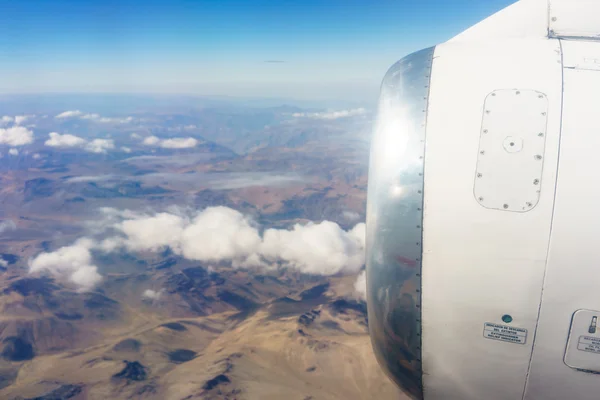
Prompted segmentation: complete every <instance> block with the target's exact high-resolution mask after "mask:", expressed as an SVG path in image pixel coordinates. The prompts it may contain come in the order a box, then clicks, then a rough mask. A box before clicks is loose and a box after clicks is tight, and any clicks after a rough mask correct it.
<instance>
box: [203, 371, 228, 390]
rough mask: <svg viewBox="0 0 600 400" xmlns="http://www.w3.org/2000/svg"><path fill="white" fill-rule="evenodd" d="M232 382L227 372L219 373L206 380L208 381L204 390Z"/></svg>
mask: <svg viewBox="0 0 600 400" xmlns="http://www.w3.org/2000/svg"><path fill="white" fill-rule="evenodd" d="M222 383H223V384H227V383H231V380H230V379H229V378H228V377H227V375H225V374H219V375H217V376H215V377H214V378H212V379H211V380H208V381H206V383H205V384H204V385H203V386H202V389H204V390H212V389H214V388H215V387H217V386H219V385H220V384H222Z"/></svg>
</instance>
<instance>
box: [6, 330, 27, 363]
mask: <svg viewBox="0 0 600 400" xmlns="http://www.w3.org/2000/svg"><path fill="white" fill-rule="evenodd" d="M2 343H4V348H3V349H2V357H4V358H5V359H7V360H9V361H25V360H31V359H32V358H33V357H34V356H35V353H34V352H33V346H32V345H31V343H29V342H27V341H26V340H25V339H22V338H20V337H17V336H9V337H7V338H5V339H4V340H3V341H2Z"/></svg>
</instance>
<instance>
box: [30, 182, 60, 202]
mask: <svg viewBox="0 0 600 400" xmlns="http://www.w3.org/2000/svg"><path fill="white" fill-rule="evenodd" d="M53 183H54V181H52V180H50V179H46V178H36V179H30V180H28V181H25V191H24V194H25V201H29V200H33V199H35V198H38V197H50V196H52V195H53V194H54V187H53V186H54V185H53Z"/></svg>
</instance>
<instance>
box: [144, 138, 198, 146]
mask: <svg viewBox="0 0 600 400" xmlns="http://www.w3.org/2000/svg"><path fill="white" fill-rule="evenodd" d="M142 143H143V144H144V145H146V146H158V147H162V148H164V149H187V148H190V147H196V145H198V140H197V139H194V138H191V137H188V138H171V139H160V138H158V137H156V136H148V137H147V138H145V139H144V140H143V142H142Z"/></svg>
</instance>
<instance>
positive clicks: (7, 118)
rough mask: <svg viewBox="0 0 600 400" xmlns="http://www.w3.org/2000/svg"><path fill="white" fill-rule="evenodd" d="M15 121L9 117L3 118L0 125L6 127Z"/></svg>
mask: <svg viewBox="0 0 600 400" xmlns="http://www.w3.org/2000/svg"><path fill="white" fill-rule="evenodd" d="M14 120H15V119H14V118H13V117H10V116H8V115H5V116H3V117H2V118H0V124H2V125H8V124H10V123H11V122H13V121H14Z"/></svg>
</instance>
